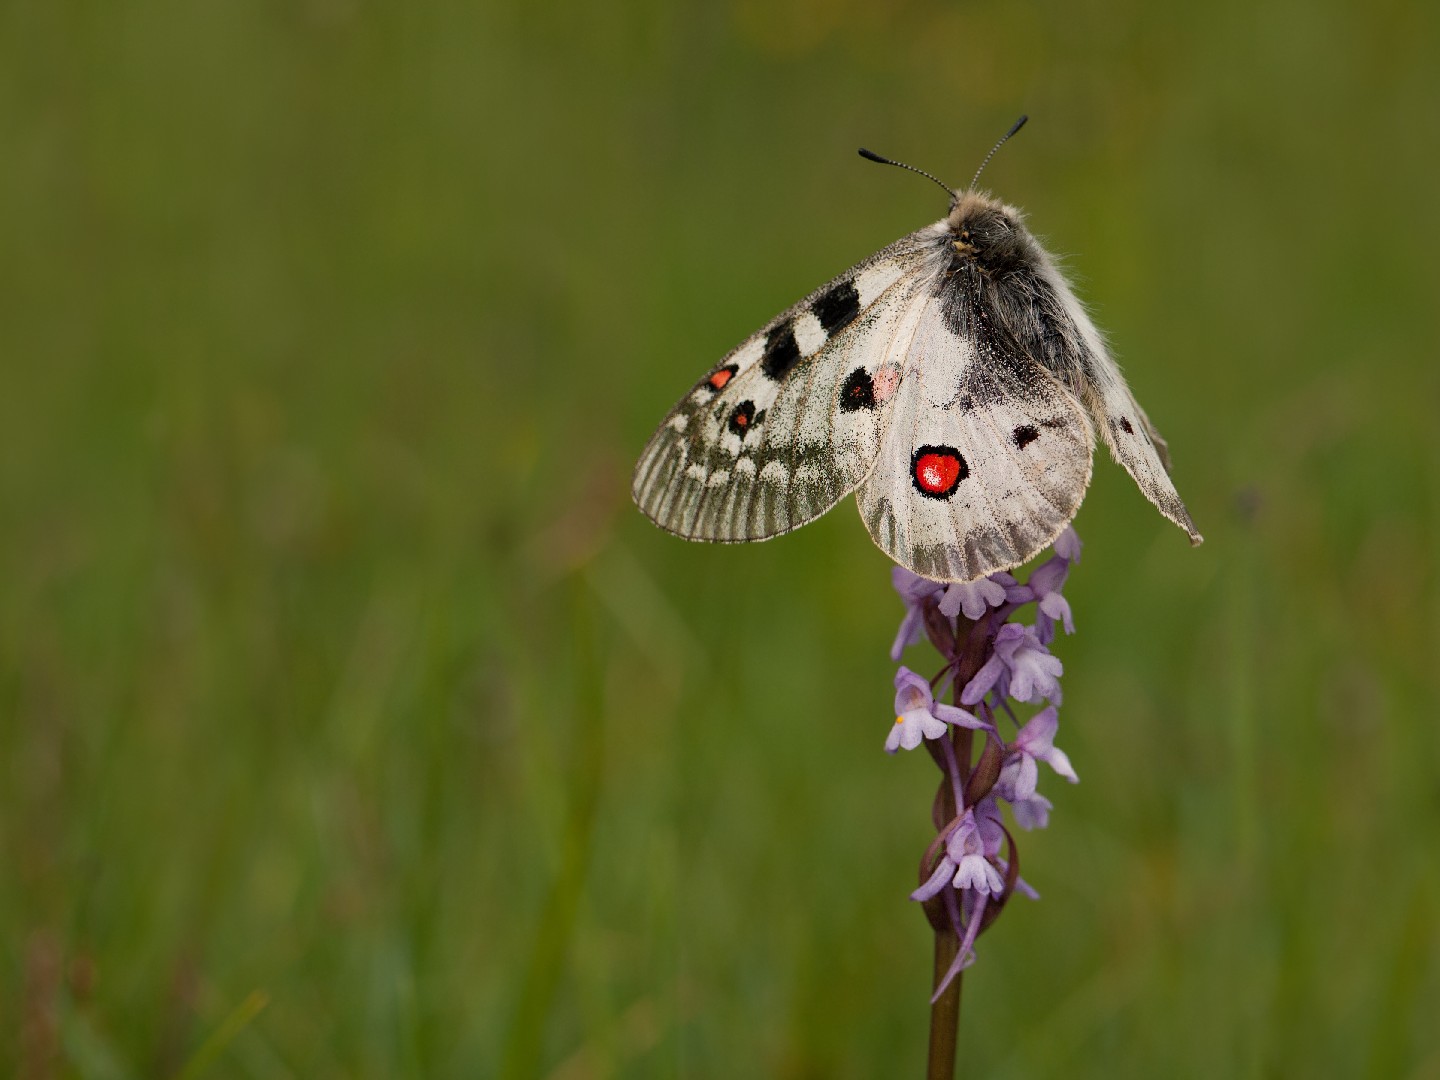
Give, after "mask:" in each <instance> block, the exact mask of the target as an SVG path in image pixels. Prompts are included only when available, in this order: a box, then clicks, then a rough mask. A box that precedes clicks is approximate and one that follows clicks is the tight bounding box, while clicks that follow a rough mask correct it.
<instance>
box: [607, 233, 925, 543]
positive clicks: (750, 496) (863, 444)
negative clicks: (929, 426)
mask: <svg viewBox="0 0 1440 1080" xmlns="http://www.w3.org/2000/svg"><path fill="white" fill-rule="evenodd" d="M933 230H934V227H933V226H932V228H931V229H925V230H921V231H920V232H918V233H915V234H913V235H912V236H909V237H906V238H905V239H904V240H901V241H899V242H898V243H896V244H893V245H891V246H890V247H888V248H886V249H885V250H883V251H881V252H879V253H878V254H877V255H876V256H875V257H873V258H871V259H869V260H867V261H866V262H864V263H861V264H860V265H859V266H856V267H854V268H852V269H851V270H849V271H847V272H846V273H845V274H842V275H841V276H840V277H838V278H836V279H835V280H834V281H831V282H829V283H828V284H827V285H825V286H823V287H822V288H820V289H818V290H816V291H815V292H814V293H812V294H811V295H810V296H808V297H806V298H805V299H804V300H802V301H801V302H800V303H799V304H796V305H795V306H794V307H792V308H791V309H789V310H788V311H786V312H785V313H784V314H782V315H780V316H778V317H777V318H775V319H774V320H772V321H771V322H770V323H769V324H767V325H766V327H765V328H764V329H762V330H761V331H760V332H759V333H757V334H755V335H754V336H753V337H751V338H749V339H748V340H746V341H745V342H744V343H742V344H741V345H740V346H739V347H738V348H736V349H735V350H734V351H732V352H731V353H730V354H729V355H727V356H726V357H725V358H724V359H723V360H722V361H721V362H720V365H719V366H718V367H717V368H716V369H715V370H714V371H713V372H711V373H710V375H708V376H707V377H706V378H705V379H703V380H702V381H701V382H700V383H699V384H698V385H697V386H696V387H695V389H694V390H692V391H691V392H690V393H689V394H688V395H687V396H686V397H685V398H684V399H683V400H682V401H681V402H680V404H679V405H677V406H676V407H675V409H674V410H673V411H672V412H671V414H670V415H669V416H668V417H667V418H666V420H665V422H664V423H663V424H661V425H660V428H659V430H658V431H657V432H656V433H655V435H654V436H653V437H652V438H651V440H650V444H649V445H648V446H647V447H646V448H645V451H644V453H643V454H642V455H641V457H640V463H639V466H638V467H637V469H636V472H635V484H634V496H635V501H636V503H637V504H638V505H639V506H640V508H641V509H642V510H643V511H644V512H645V513H646V514H647V515H648V516H649V517H650V518H651V519H652V520H654V521H655V522H656V524H658V525H660V526H661V527H662V528H665V529H667V530H669V531H670V532H674V533H677V534H679V535H681V536H684V537H687V538H689V539H695V540H716V541H740V540H761V539H765V538H767V537H771V536H777V535H779V534H781V533H785V532H789V531H790V530H792V529H795V528H797V527H799V526H800V525H803V524H805V522H807V521H811V520H813V519H814V518H816V517H819V516H820V515H821V514H823V513H825V511H827V510H829V509H830V507H832V506H834V505H835V503H836V502H838V501H839V500H840V499H842V498H844V497H845V496H846V495H848V494H849V493H850V492H851V491H853V490H854V489H855V485H856V484H858V483H859V482H860V481H861V480H862V479H864V477H865V474H866V473H867V472H868V471H869V468H870V464H871V462H872V461H873V460H874V456H875V451H876V449H877V448H878V446H879V438H880V434H881V432H882V431H883V427H884V424H885V418H886V416H887V414H888V411H889V403H890V400H891V397H892V396H893V391H894V389H895V387H896V386H897V385H898V375H899V372H900V370H901V369H902V368H903V365H904V363H905V362H906V355H907V351H908V347H909V342H910V340H911V339H912V338H913V335H914V333H915V332H916V328H917V326H918V325H919V322H920V312H921V311H922V310H923V308H924V306H925V303H926V302H927V300H928V297H929V295H930V292H931V285H932V282H933V278H934V276H935V274H936V272H937V261H936V259H935V257H934V244H933V237H932V235H931V234H932V233H933Z"/></svg>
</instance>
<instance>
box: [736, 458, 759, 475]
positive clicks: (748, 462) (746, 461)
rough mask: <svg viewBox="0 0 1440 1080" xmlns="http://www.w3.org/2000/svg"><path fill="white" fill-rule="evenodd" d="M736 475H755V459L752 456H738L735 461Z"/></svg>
mask: <svg viewBox="0 0 1440 1080" xmlns="http://www.w3.org/2000/svg"><path fill="white" fill-rule="evenodd" d="M735 475H736V476H754V475H755V459H754V458H752V457H742V458H737V459H736V461H735Z"/></svg>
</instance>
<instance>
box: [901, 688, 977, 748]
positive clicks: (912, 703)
mask: <svg viewBox="0 0 1440 1080" xmlns="http://www.w3.org/2000/svg"><path fill="white" fill-rule="evenodd" d="M950 724H956V725H958V726H960V727H967V728H983V727H984V726H985V723H984V721H982V720H979V719H977V718H976V717H975V716H973V715H971V714H970V713H968V712H966V711H965V710H964V709H959V708H956V707H955V706H954V705H946V704H945V703H944V702H943V701H936V700H935V695H934V694H933V693H931V691H930V684H929V683H928V682H927V681H926V680H925V679H924V678H922V677H921V676H919V675H916V674H915V672H913V671H911V670H910V669H909V668H907V667H902V668H901V669H900V670H899V671H897V672H896V673H895V726H894V727H892V728H891V729H890V734H889V736H888V737H887V738H886V739H885V749H886V751H887V752H889V753H891V754H893V753H895V751H896V750H900V749H905V750H914V749H915V747H917V746H919V745H920V743H921V742H922V741H923V740H925V739H938V738H940V736H941V735H944V734H945V733H946V732H947V731H949V730H950V729H949V726H948V725H950Z"/></svg>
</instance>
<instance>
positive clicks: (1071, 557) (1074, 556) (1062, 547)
mask: <svg viewBox="0 0 1440 1080" xmlns="http://www.w3.org/2000/svg"><path fill="white" fill-rule="evenodd" d="M1050 546H1051V547H1053V548H1054V549H1055V554H1056V555H1059V556H1060V557H1061V558H1062V559H1064V560H1065V561H1066V562H1070V563H1077V562H1079V561H1080V548H1081V547H1083V546H1084V545H1082V544H1081V543H1080V534H1079V533H1077V532H1076V531H1075V527H1074V526H1073V525H1067V526H1065V531H1064V532H1062V533H1061V534H1060V535H1059V536H1057V537H1056V538H1055V543H1053V544H1051V545H1050Z"/></svg>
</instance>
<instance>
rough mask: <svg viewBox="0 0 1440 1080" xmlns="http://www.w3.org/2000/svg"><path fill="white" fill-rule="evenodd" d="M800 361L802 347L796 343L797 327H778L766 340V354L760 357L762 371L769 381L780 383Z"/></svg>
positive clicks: (787, 324)
mask: <svg viewBox="0 0 1440 1080" xmlns="http://www.w3.org/2000/svg"><path fill="white" fill-rule="evenodd" d="M799 359H800V346H799V345H797V344H796V343H795V327H794V326H792V325H791V324H790V323H788V322H787V323H786V324H785V325H784V326H777V327H776V328H775V329H774V330H772V331H770V335H769V337H767V338H766V339H765V352H764V354H763V355H762V356H761V357H760V370H761V371H762V372H763V373H764V375H765V377H766V378H767V379H770V380H771V381H772V382H779V381H780V380H781V379H783V378H785V376H786V375H788V374H789V373H790V369H791V368H792V367H794V366H795V364H796V362H797V361H798V360H799Z"/></svg>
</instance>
